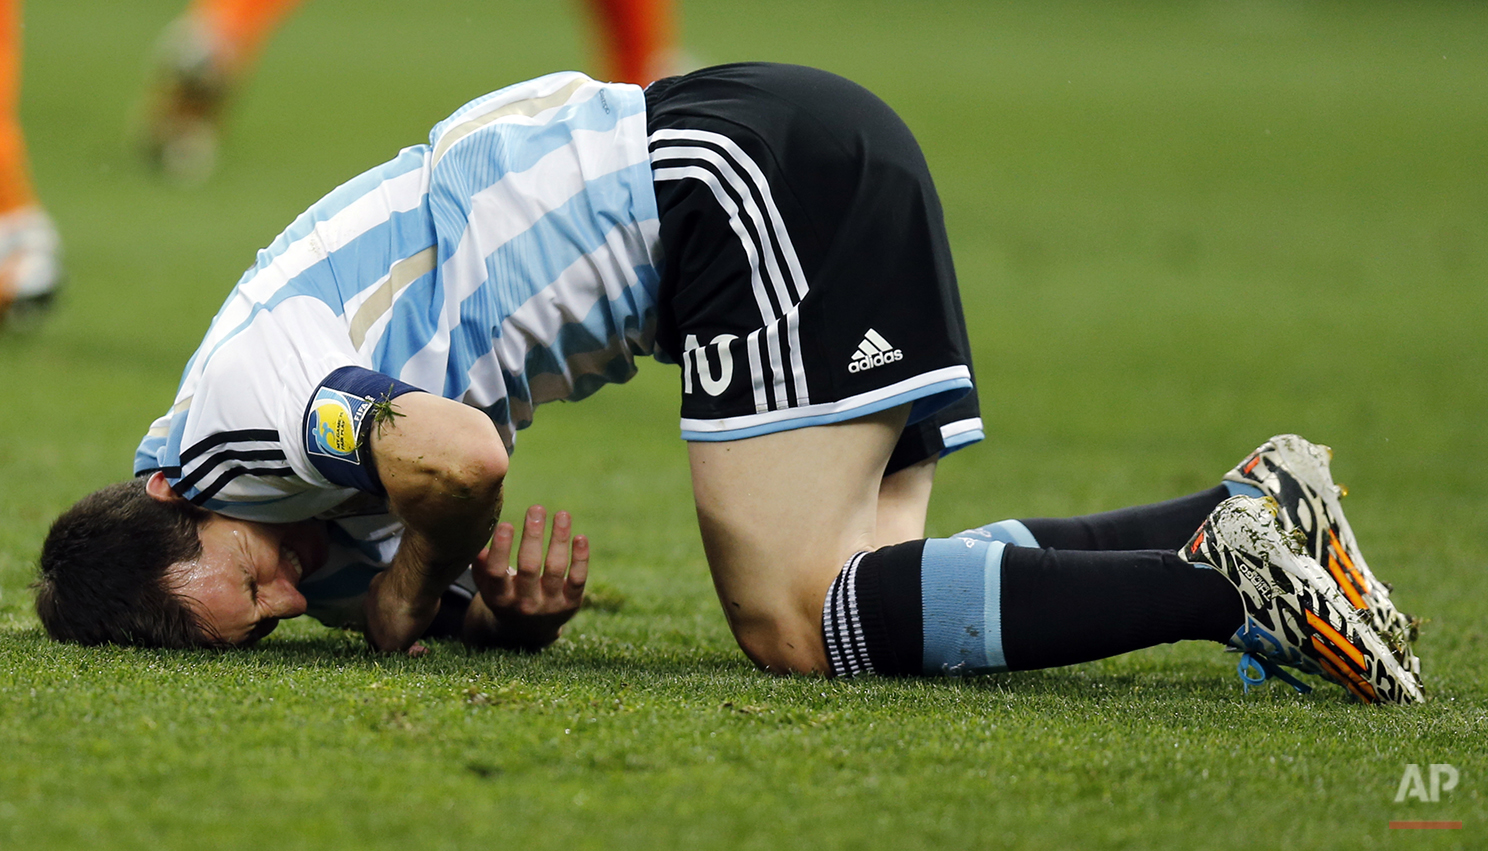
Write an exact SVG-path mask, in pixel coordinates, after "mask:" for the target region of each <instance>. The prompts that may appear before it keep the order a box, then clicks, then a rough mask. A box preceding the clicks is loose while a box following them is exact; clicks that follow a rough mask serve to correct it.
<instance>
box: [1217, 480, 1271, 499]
mask: <svg viewBox="0 0 1488 851" xmlns="http://www.w3.org/2000/svg"><path fill="white" fill-rule="evenodd" d="M1221 484H1223V485H1224V486H1225V490H1227V491H1229V492H1230V496H1249V497H1254V498H1256V499H1260V498H1261V497H1263V496H1265V495H1266V492H1265V491H1263V490H1261V489H1260V488H1258V487H1256V486H1255V485H1248V484H1246V483H1245V482H1222V483H1221Z"/></svg>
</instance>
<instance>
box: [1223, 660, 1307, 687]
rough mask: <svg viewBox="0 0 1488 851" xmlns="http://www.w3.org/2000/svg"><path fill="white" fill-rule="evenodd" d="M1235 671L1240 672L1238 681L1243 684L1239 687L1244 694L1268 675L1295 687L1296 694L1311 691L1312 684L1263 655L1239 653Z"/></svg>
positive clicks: (1263, 680)
mask: <svg viewBox="0 0 1488 851" xmlns="http://www.w3.org/2000/svg"><path fill="white" fill-rule="evenodd" d="M1235 671H1236V672H1237V673H1239V674H1240V682H1241V683H1242V684H1243V685H1242V686H1241V688H1242V689H1243V693H1245V694H1250V687H1251V686H1258V685H1260V684H1261V683H1264V682H1265V681H1266V680H1267V679H1268V678H1270V677H1275V678H1277V679H1278V680H1281V681H1282V682H1284V683H1286V684H1287V685H1289V686H1291V687H1292V688H1294V689H1296V690H1297V693H1298V694H1307V693H1309V692H1311V691H1312V686H1310V685H1308V684H1307V683H1304V682H1302V681H1301V680H1299V679H1297V678H1296V677H1294V676H1292V675H1291V674H1288V673H1287V672H1286V671H1283V670H1282V669H1281V666H1279V665H1277V664H1276V663H1274V662H1272V661H1271V660H1269V659H1266V658H1265V657H1263V656H1254V655H1251V654H1250V653H1241V654H1240V664H1239V665H1236V666H1235Z"/></svg>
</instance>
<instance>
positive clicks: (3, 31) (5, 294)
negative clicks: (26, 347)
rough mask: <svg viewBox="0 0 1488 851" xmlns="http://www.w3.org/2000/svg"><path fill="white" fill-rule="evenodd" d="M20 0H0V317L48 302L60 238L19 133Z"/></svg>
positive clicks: (58, 268)
mask: <svg viewBox="0 0 1488 851" xmlns="http://www.w3.org/2000/svg"><path fill="white" fill-rule="evenodd" d="M20 92H21V3H20V0H0V318H4V317H5V316H7V315H8V314H11V313H15V314H17V315H19V314H23V313H30V312H33V311H35V310H38V309H40V308H44V307H46V306H47V305H49V304H50V303H51V300H52V296H53V294H54V293H55V292H56V289H57V284H58V282H59V281H60V280H61V277H62V262H61V258H62V243H61V240H59V239H58V237H57V229H56V227H55V226H54V225H53V224H52V220H51V218H50V217H49V216H47V214H46V213H45V212H44V211H43V210H42V209H41V206H40V204H38V203H37V201H36V195H35V194H34V193H33V191H32V189H31V174H30V168H29V166H28V165H27V163H26V141H25V138H24V137H23V136H22V135H21V121H20V115H19V107H20Z"/></svg>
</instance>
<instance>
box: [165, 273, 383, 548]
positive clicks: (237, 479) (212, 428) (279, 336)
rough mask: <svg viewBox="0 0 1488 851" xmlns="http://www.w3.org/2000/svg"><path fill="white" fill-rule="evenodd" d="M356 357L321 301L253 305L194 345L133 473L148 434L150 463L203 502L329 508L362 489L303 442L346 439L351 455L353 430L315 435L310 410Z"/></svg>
mask: <svg viewBox="0 0 1488 851" xmlns="http://www.w3.org/2000/svg"><path fill="white" fill-rule="evenodd" d="M359 366H360V364H359V363H358V362H357V358H356V354H355V352H354V351H353V350H352V348H351V345H350V342H349V340H347V337H346V330H345V325H344V323H342V322H341V321H340V320H339V318H338V317H336V316H335V315H334V314H333V313H332V312H331V310H330V308H329V307H327V306H326V305H325V304H324V303H323V302H320V301H317V300H315V299H309V298H298V299H290V300H286V301H284V302H282V303H280V304H278V305H275V306H273V307H272V309H269V308H257V309H252V310H250V311H249V314H248V316H247V317H246V318H244V319H243V320H242V321H241V323H239V325H238V326H237V327H235V328H233V329H232V331H231V333H227V334H223V335H221V336H220V337H218V338H217V339H212V338H210V337H209V339H208V343H207V344H204V346H203V348H202V349H201V350H199V351H198V352H197V354H196V357H195V358H193V360H192V363H191V365H190V366H188V368H187V375H186V378H185V380H184V381H183V383H182V387H181V391H180V393H179V394H178V397H177V400H176V403H175V405H174V406H173V407H172V410H171V413H170V414H169V415H168V416H167V417H165V418H162V419H161V420H157V421H156V424H155V426H154V428H152V430H151V431H152V437H147V438H146V444H142V446H141V450H142V451H141V453H140V454H139V455H137V456H136V473H144V472H149V471H150V470H149V466H150V465H149V458H148V453H147V452H146V451H145V449H146V447H147V446H148V444H149V443H150V442H151V441H152V438H153V440H154V443H155V446H154V450H155V451H154V456H155V464H154V465H153V466H154V469H158V470H160V471H162V472H163V473H164V474H165V476H166V478H167V480H168V481H169V482H170V484H171V487H172V489H174V490H175V491H176V493H178V494H180V495H181V496H183V497H185V498H186V499H188V500H190V501H191V502H193V503H195V504H196V505H199V506H202V507H203V508H206V509H208V510H211V511H215V512H218V513H221V514H225V515H228V516H230V517H238V518H242V519H246V520H260V521H264V522H275V523H288V522H295V521H298V520H304V519H308V518H310V517H314V516H316V515H318V514H320V513H322V512H324V511H327V510H329V509H331V508H333V507H335V506H336V505H338V504H340V503H341V502H343V501H345V500H346V499H347V498H349V497H351V496H353V495H354V494H355V493H356V491H357V490H360V489H364V488H359V487H358V483H357V482H355V481H350V480H348V479H346V478H345V477H336V478H332V477H328V476H326V475H325V474H324V473H322V472H321V471H320V469H319V468H318V467H317V464H316V463H315V461H313V460H312V459H311V456H310V451H309V447H310V446H321V447H325V446H327V445H330V446H333V447H339V448H348V447H349V448H350V449H351V450H352V454H353V456H355V455H356V450H357V447H356V445H355V444H356V435H355V433H352V434H343V435H342V436H341V437H340V438H339V440H340V441H341V442H339V443H336V442H335V441H336V440H337V439H338V438H336V437H334V436H330V437H322V438H321V442H320V443H317V442H316V440H315V437H314V435H312V434H311V433H310V431H309V423H308V420H309V419H310V417H309V416H308V415H309V414H310V413H311V412H312V411H313V410H314V409H315V408H314V405H313V402H314V400H315V399H316V398H317V395H318V394H319V392H320V391H321V389H322V384H323V382H324V381H325V380H326V379H327V378H328V377H329V376H331V375H332V374H334V373H336V371H337V370H341V369H342V368H344V367H359ZM364 371H365V370H364ZM322 409H323V413H329V411H328V410H325V409H324V406H322ZM317 422H319V421H317ZM344 425H345V424H344V423H343V424H336V425H333V428H341V427H344ZM326 441H330V443H329V444H328V443H327V442H326Z"/></svg>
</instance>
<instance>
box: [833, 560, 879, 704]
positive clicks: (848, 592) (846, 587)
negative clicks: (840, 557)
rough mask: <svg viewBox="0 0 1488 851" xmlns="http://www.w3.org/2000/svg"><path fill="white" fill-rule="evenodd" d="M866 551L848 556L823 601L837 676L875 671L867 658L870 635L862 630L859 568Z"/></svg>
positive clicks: (850, 675)
mask: <svg viewBox="0 0 1488 851" xmlns="http://www.w3.org/2000/svg"><path fill="white" fill-rule="evenodd" d="M866 555H868V553H866V552H861V553H858V554H856V555H854V556H853V557H852V558H850V559H848V561H847V564H845V565H843V567H842V572H840V573H838V574H837V578H836V579H834V580H832V587H831V588H830V589H828V590H827V599H826V602H825V603H824V604H823V605H822V635H823V636H824V637H825V638H826V642H827V668H828V673H829V674H830V675H831V676H834V677H856V676H857V675H859V674H872V673H875V672H874V670H873V662H872V661H871V660H870V659H869V658H868V639H867V637H866V636H865V635H864V633H863V625H862V621H861V617H860V614H859V610H858V583H857V575H858V568H860V567H861V566H862V563H863V557H864V556H866Z"/></svg>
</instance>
